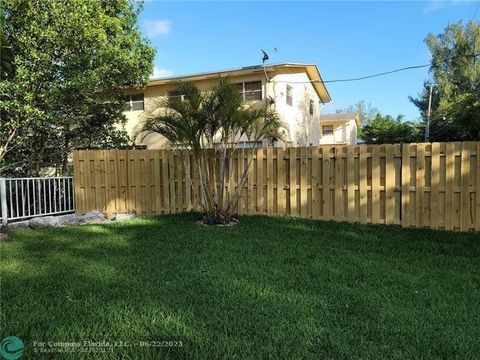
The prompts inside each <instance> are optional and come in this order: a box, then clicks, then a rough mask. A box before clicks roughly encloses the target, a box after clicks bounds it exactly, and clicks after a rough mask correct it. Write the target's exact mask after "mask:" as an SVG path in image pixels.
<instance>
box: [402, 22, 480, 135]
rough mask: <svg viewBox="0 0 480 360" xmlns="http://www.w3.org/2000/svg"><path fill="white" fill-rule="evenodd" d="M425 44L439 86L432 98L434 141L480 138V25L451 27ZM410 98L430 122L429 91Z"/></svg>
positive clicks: (453, 25)
mask: <svg viewBox="0 0 480 360" xmlns="http://www.w3.org/2000/svg"><path fill="white" fill-rule="evenodd" d="M425 42H426V43H427V45H428V48H429V49H430V52H431V54H432V66H431V68H430V72H431V74H432V78H433V79H432V80H433V82H434V83H435V84H436V86H435V87H434V92H433V97H432V113H431V124H430V140H432V141H452V140H478V139H480V116H479V115H480V24H479V23H478V22H475V21H471V22H469V23H468V24H466V25H464V24H462V23H461V22H460V23H457V24H452V25H449V26H448V27H447V28H445V30H444V32H443V33H442V34H439V35H433V34H429V35H428V36H427V38H426V39H425ZM427 85H428V84H427V82H425V83H424V89H423V92H422V93H421V94H420V95H419V96H418V97H417V98H412V97H410V101H412V103H413V104H415V105H416V106H417V107H418V109H419V110H420V113H421V115H422V118H423V120H424V122H426V117H427V108H428V96H429V89H428V87H427Z"/></svg>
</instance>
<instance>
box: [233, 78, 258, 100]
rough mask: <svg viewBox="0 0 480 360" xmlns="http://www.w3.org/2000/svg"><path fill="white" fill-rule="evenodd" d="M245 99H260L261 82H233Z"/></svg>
mask: <svg viewBox="0 0 480 360" xmlns="http://www.w3.org/2000/svg"><path fill="white" fill-rule="evenodd" d="M234 86H235V87H236V88H237V89H238V91H239V92H240V93H241V94H242V95H243V100H245V101H256V100H262V82H261V81H250V82H242V83H238V84H234Z"/></svg>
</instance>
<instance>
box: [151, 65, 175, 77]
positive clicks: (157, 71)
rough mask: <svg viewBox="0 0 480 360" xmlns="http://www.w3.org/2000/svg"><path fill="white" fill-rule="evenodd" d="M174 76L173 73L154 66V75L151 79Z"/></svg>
mask: <svg viewBox="0 0 480 360" xmlns="http://www.w3.org/2000/svg"><path fill="white" fill-rule="evenodd" d="M172 75H173V71H172V70H169V69H165V68H159V67H156V66H154V68H153V73H152V76H150V78H151V79H158V78H162V77H169V76H172Z"/></svg>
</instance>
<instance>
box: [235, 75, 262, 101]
mask: <svg viewBox="0 0 480 360" xmlns="http://www.w3.org/2000/svg"><path fill="white" fill-rule="evenodd" d="M254 82H255V83H256V82H259V83H260V93H261V95H260V96H261V99H259V100H247V96H246V91H247V90H245V84H246V83H254ZM235 84H236V85H238V84H242V96H243V101H245V102H247V101H262V100H263V99H265V96H264V95H265V94H264V90H263V81H262V80H254V81H242V82H238V83H235ZM253 91H255V92H258V90H248V92H253Z"/></svg>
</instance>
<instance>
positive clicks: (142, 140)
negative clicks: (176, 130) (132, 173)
mask: <svg viewBox="0 0 480 360" xmlns="http://www.w3.org/2000/svg"><path fill="white" fill-rule="evenodd" d="M216 81H218V78H216V77H214V78H212V79H208V80H199V81H193V83H194V84H195V85H196V86H197V87H198V88H199V89H200V90H201V91H208V90H209V89H211V88H212V87H213V86H214V85H215V83H216ZM231 81H232V82H244V81H245V82H248V81H262V95H263V98H265V75H264V74H263V72H261V73H260V72H259V73H256V74H252V75H248V76H236V77H231ZM174 87H175V84H168V85H155V86H148V87H147V88H145V89H143V90H137V91H133V90H132V91H129V92H128V93H129V94H135V93H142V92H143V94H144V101H145V106H144V107H145V109H149V108H151V107H155V104H156V103H157V104H158V101H159V100H160V99H161V98H162V97H165V96H167V95H168V93H169V92H170V91H172V90H173V89H174ZM124 114H125V116H126V117H127V123H126V125H125V127H124V128H125V130H126V131H127V132H128V134H129V135H130V136H131V137H132V138H133V136H134V135H135V134H137V133H138V132H139V131H138V130H139V127H140V126H141V121H142V114H144V112H143V111H126V112H124ZM143 136H144V134H140V135H139V136H137V137H136V139H135V143H136V144H143V145H147V148H149V149H159V148H164V147H167V146H168V141H167V140H166V139H165V138H164V137H163V136H161V135H159V134H149V135H147V136H145V137H143Z"/></svg>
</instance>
